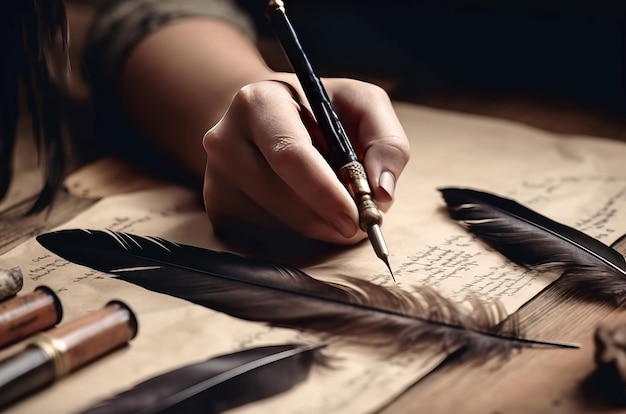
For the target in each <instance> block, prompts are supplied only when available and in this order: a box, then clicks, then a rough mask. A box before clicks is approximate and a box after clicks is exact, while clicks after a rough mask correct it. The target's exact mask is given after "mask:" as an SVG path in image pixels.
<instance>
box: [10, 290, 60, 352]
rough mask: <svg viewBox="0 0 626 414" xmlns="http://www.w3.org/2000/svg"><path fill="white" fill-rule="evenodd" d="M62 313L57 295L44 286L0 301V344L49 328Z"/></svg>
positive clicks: (58, 320)
mask: <svg viewBox="0 0 626 414" xmlns="http://www.w3.org/2000/svg"><path fill="white" fill-rule="evenodd" d="M62 317H63V308H62V307H61V302H60V300H59V298H58V297H57V295H56V294H55V293H54V292H53V291H52V289H50V288H48V287H46V286H39V287H38V288H36V289H35V290H34V291H33V292H32V293H28V294H25V295H20V296H16V297H14V298H12V299H8V300H6V301H4V302H0V347H1V346H4V345H8V344H11V343H14V342H16V341H19V340H21V339H24V338H27V337H28V336H30V335H32V334H34V333H37V332H41V331H43V330H45V329H48V328H51V327H53V326H54V325H56V324H57V323H59V322H60V321H61V318H62Z"/></svg>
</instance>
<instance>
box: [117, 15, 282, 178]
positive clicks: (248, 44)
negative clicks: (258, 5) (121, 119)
mask: <svg viewBox="0 0 626 414" xmlns="http://www.w3.org/2000/svg"><path fill="white" fill-rule="evenodd" d="M269 77H271V70H270V69H269V68H268V67H267V66H266V65H265V63H264V61H263V59H262V57H261V56H260V54H259V53H258V51H257V49H256V48H255V46H254V44H253V43H252V41H251V40H250V39H249V38H248V37H247V36H245V35H244V34H243V33H242V32H241V31H240V30H238V29H237V28H236V27H234V26H232V25H231V24H229V23H227V22H224V21H221V20H219V19H212V18H203V17H198V18H185V19H180V20H178V21H176V22H174V23H171V24H169V25H167V26H165V27H163V28H161V29H160V30H157V31H156V32H154V33H152V34H150V35H148V36H147V37H146V38H144V39H143V40H142V41H141V42H140V43H139V44H138V45H137V46H135V47H134V48H133V50H132V51H131V53H130V54H129V56H128V58H127V59H126V61H125V63H124V65H123V66H122V68H121V73H120V80H119V82H120V85H119V87H120V97H121V100H122V106H123V108H124V110H125V112H126V113H127V114H128V115H129V117H130V118H131V120H132V122H133V123H135V125H136V126H138V127H139V129H140V131H141V132H142V133H143V135H144V136H145V137H147V138H148V139H150V140H151V141H153V142H154V144H155V145H156V146H157V147H158V148H160V149H161V150H162V151H164V152H165V153H167V154H168V155H169V156H170V157H171V158H172V159H173V160H174V161H175V162H177V163H178V164H179V165H180V166H182V167H183V168H185V169H186V170H187V171H188V172H191V173H193V174H194V175H197V176H201V175H202V173H203V172H204V168H205V155H204V151H203V150H202V136H203V134H204V133H205V132H206V131H207V130H208V129H209V128H211V127H212V126H213V125H214V124H215V123H217V121H219V119H220V117H221V116H222V115H223V114H224V112H225V111H226V109H227V108H228V105H229V103H230V101H231V99H232V97H233V95H234V94H235V93H236V91H237V90H238V89H240V88H241V87H242V86H244V85H246V84H248V83H251V82H254V81H258V80H262V79H267V78H269Z"/></svg>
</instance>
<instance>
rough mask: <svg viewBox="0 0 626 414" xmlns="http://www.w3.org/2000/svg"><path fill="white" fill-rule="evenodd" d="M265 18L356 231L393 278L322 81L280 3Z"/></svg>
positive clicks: (364, 181) (377, 220)
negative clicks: (353, 210) (351, 208)
mask: <svg viewBox="0 0 626 414" xmlns="http://www.w3.org/2000/svg"><path fill="white" fill-rule="evenodd" d="M268 18H269V20H270V22H271V23H272V26H273V27H274V30H275V31H276V35H277V36H278V39H279V41H280V44H281V46H282V48H283V50H284V52H285V54H286V55H287V59H288V60H289V62H290V63H291V66H292V67H293V70H294V72H295V73H296V76H297V77H298V80H299V81H300V85H302V89H303V90H304V94H305V95H306V98H307V101H308V102H309V105H310V106H311V110H312V111H313V115H314V116H315V120H316V121H317V124H318V126H319V128H320V130H321V132H322V135H323V136H324V138H325V140H326V145H327V146H328V151H326V153H325V154H324V155H325V157H326V159H327V161H328V163H329V164H330V166H331V167H332V168H333V169H334V171H335V172H336V173H337V176H338V177H339V179H340V180H341V182H342V183H343V184H344V185H345V187H346V188H347V189H348V191H349V192H350V195H351V196H352V198H353V199H354V202H355V203H356V206H357V209H358V211H359V227H361V229H362V230H363V231H365V232H367V235H368V237H369V240H370V242H371V244H372V247H373V248H374V252H375V253H376V256H378V258H380V259H381V260H382V261H383V262H384V263H385V264H386V265H387V268H388V269H389V272H390V273H391V277H392V278H393V272H392V271H391V266H389V250H388V249H387V244H386V243H385V239H384V237H383V233H382V231H381V229H380V225H381V223H382V214H381V213H380V211H379V210H378V207H377V206H376V203H374V198H373V194H372V190H371V189H370V185H369V180H368V178H367V174H366V173H365V168H364V167H363V165H362V164H361V163H360V162H359V160H358V158H357V156H356V153H355V151H354V148H353V147H352V143H351V142H350V138H349V137H348V134H346V130H345V128H344V127H343V125H342V124H341V121H340V120H339V117H338V116H337V113H336V112H335V111H334V109H333V107H332V104H331V102H330V99H329V97H328V93H327V92H326V89H325V88H324V85H323V84H322V81H321V80H320V78H319V77H318V76H317V75H316V74H315V72H314V71H313V68H312V67H311V63H310V62H309V60H308V58H307V56H306V54H305V53H304V50H302V46H301V45H300V41H299V40H298V36H297V35H296V32H295V30H294V28H293V26H292V25H291V22H290V21H289V19H288V18H287V15H286V14H285V9H284V5H283V3H282V0H270V2H269V6H268ZM394 280H395V279H394Z"/></svg>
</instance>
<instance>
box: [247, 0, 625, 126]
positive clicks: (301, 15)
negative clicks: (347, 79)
mask: <svg viewBox="0 0 626 414" xmlns="http://www.w3.org/2000/svg"><path fill="white" fill-rule="evenodd" d="M613 3H618V2H592V1H536V0H528V1H518V0H501V1H495V0H493V1H487V0H483V1H460V0H457V1H452V0H451V1H395V0H391V1H372V0H369V1H368V0H364V1H356V0H343V1H326V0H319V1H304V0H287V1H286V10H287V14H288V16H289V17H290V19H291V21H292V23H293V25H294V27H295V29H296V31H297V32H298V35H299V37H300V40H301V43H302V45H303V48H304V49H305V51H306V52H307V54H308V56H309V58H310V60H311V62H312V64H313V66H314V68H315V69H316V71H317V72H318V73H319V74H320V75H321V76H354V77H357V78H359V77H360V78H363V79H366V80H369V79H378V80H381V79H382V80H385V79H389V80H392V81H394V82H395V84H396V87H395V88H393V89H392V91H391V94H392V96H393V97H394V98H397V99H402V98H403V95H406V96H411V97H412V98H417V100H419V98H420V97H426V96H433V95H438V96H441V94H446V93H459V92H462V93H469V94H474V95H479V96H522V97H539V98H542V99H544V98H545V99H550V100H554V101H564V102H569V103H575V104H579V105H582V106H585V107H588V108H591V109H593V108H595V109H601V110H602V111H604V112H609V113H612V114H615V115H619V116H621V115H624V114H626V79H625V76H626V71H625V65H624V31H625V30H626V27H625V26H626V25H625V22H626V19H625V17H626V5H620V4H613ZM239 4H240V6H241V7H242V8H243V9H245V10H247V11H248V12H249V13H250V15H251V16H253V18H254V19H255V23H256V26H257V30H258V32H259V35H260V37H261V40H262V41H265V42H270V43H271V42H273V41H274V37H273V33H272V29H271V27H269V25H268V23H267V21H266V19H265V17H264V11H265V6H266V4H267V3H266V2H265V1H264V0H260V1H259V0H254V1H251V0H239ZM270 49H271V48H270ZM276 56H277V55H274V57H276ZM281 65H284V62H280V60H278V61H277V63H276V66H278V67H280V66H281Z"/></svg>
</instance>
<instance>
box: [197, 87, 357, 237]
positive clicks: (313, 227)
mask: <svg viewBox="0 0 626 414" xmlns="http://www.w3.org/2000/svg"><path fill="white" fill-rule="evenodd" d="M299 111H300V107H299V106H298V105H297V103H296V102H295V101H294V100H293V99H292V97H291V94H290V92H289V91H288V90H287V89H286V88H285V87H284V86H282V85H280V84H278V83H275V82H261V83H256V84H252V85H249V86H247V87H244V88H243V89H242V90H241V91H240V92H239V93H238V94H237V96H236V97H235V98H234V100H233V102H232V105H231V107H230V109H229V110H228V113H227V114H226V116H225V117H224V118H223V119H222V121H220V122H219V123H218V125H216V127H214V128H213V129H212V130H211V131H209V132H208V133H207V134H206V136H205V139H204V146H205V150H206V151H207V157H208V166H207V175H206V177H205V186H206V187H205V197H206V200H205V202H206V204H207V211H208V212H209V214H210V215H211V214H212V215H214V216H219V215H223V214H229V212H228V211H223V210H225V208H226V209H231V211H230V213H231V214H236V215H239V216H243V215H246V214H255V215H256V216H255V219H258V220H262V219H263V218H262V217H259V215H258V211H255V210H258V209H260V210H263V211H265V212H266V213H267V214H269V215H270V216H272V217H273V218H274V219H275V220H278V221H280V222H282V223H284V224H285V225H287V226H289V227H292V228H294V229H296V230H297V231H299V232H300V233H302V234H303V235H305V236H307V237H311V238H316V239H320V240H325V241H330V242H335V243H346V242H350V241H353V240H355V239H358V238H362V237H363V236H362V235H357V230H358V227H357V221H358V216H357V211H356V207H355V206H354V202H353V201H352V199H351V198H350V196H349V194H348V192H347V191H346V190H345V188H344V187H343V186H342V185H341V183H340V182H339V181H338V179H337V177H336V175H335V173H334V172H333V171H332V169H331V168H330V167H329V166H328V163H327V162H326V161H325V160H324V158H323V157H322V156H321V155H320V154H319V152H318V151H317V150H316V149H315V148H314V147H313V145H312V143H311V138H310V135H309V132H308V131H307V129H306V128H305V126H304V124H303V122H302V121H301V119H300V112H299ZM225 182H229V185H231V186H234V187H235V188H237V189H239V191H240V194H233V192H232V191H231V193H230V194H228V195H227V197H224V198H222V199H221V202H219V203H218V202H215V201H214V200H212V199H211V195H207V193H209V192H213V194H215V191H216V190H215V188H217V187H219V186H218V185H217V184H216V183H225ZM209 186H210V187H212V188H209ZM221 187H222V188H221V189H219V191H220V193H222V194H226V193H227V190H226V189H225V188H226V187H228V186H225V185H222V186H221ZM224 200H230V201H228V202H227V203H224V202H223V201H224ZM242 206H247V207H242Z"/></svg>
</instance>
